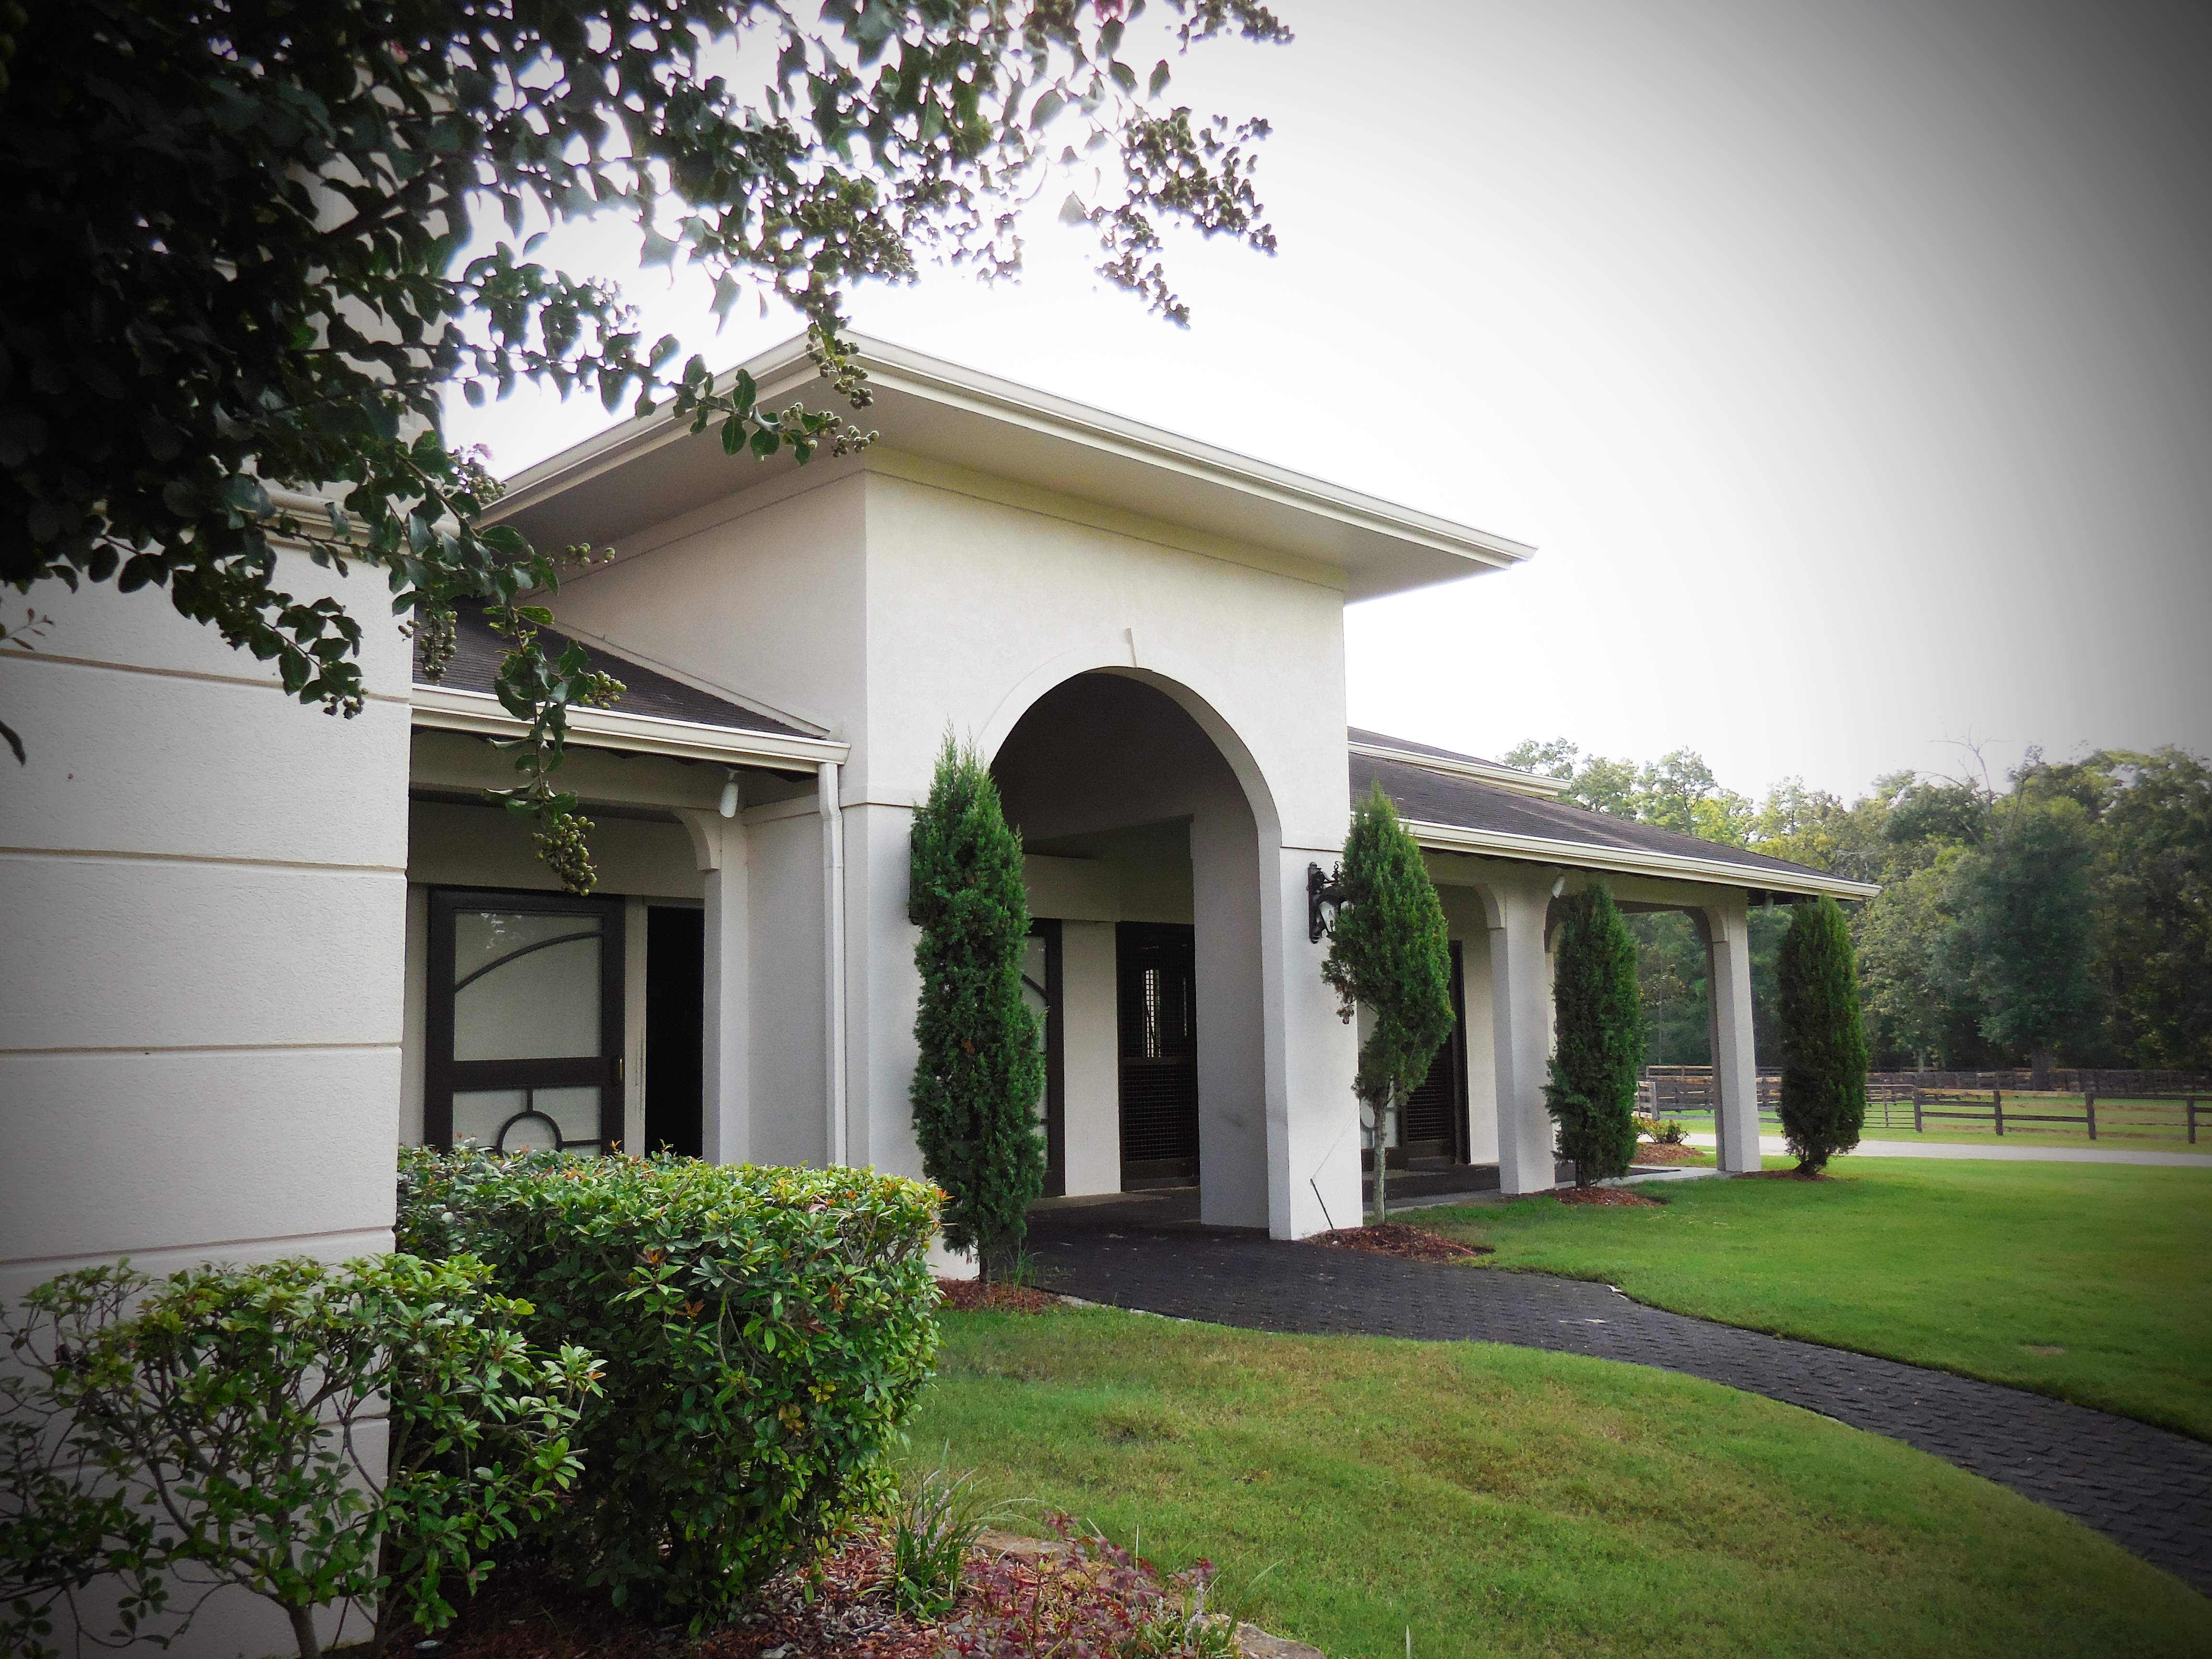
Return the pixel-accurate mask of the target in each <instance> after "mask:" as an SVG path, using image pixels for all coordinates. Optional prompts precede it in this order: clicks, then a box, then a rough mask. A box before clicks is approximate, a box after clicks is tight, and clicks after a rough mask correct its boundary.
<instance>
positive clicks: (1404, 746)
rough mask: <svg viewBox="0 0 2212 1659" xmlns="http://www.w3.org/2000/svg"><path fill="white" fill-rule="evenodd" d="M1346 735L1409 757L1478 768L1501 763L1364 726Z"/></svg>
mask: <svg viewBox="0 0 2212 1659" xmlns="http://www.w3.org/2000/svg"><path fill="white" fill-rule="evenodd" d="M1345 735H1346V737H1348V738H1351V739H1352V742H1354V743H1364V744H1367V745H1368V746H1369V747H1370V748H1374V749H1400V750H1404V751H1405V752H1406V753H1407V754H1409V755H1434V756H1435V757H1437V759H1438V760H1455V761H1473V762H1474V763H1475V764H1476V765H1477V766H1496V765H1498V762H1497V761H1492V760H1485V759H1483V758H1482V757H1481V756H1480V755H1462V754H1461V753H1460V752H1459V750H1456V749H1432V748H1431V747H1430V746H1429V745H1428V744H1425V743H1413V742H1411V741H1409V740H1408V739H1407V738H1394V737H1392V736H1391V735H1390V734H1389V732H1370V731H1368V730H1367V729H1366V728H1365V727H1364V726H1346V727H1345Z"/></svg>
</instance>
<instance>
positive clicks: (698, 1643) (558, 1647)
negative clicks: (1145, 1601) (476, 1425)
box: [388, 1531, 945, 1659]
mask: <svg viewBox="0 0 2212 1659" xmlns="http://www.w3.org/2000/svg"><path fill="white" fill-rule="evenodd" d="M889 1579H890V1543H889V1541H887V1540H886V1539H885V1538H884V1536H883V1534H880V1533H878V1532H873V1531H871V1532H867V1533H863V1534H860V1535H858V1536H856V1537H853V1538H849V1539H848V1540H846V1541H844V1542H843V1543H842V1544H841V1545H840V1546H839V1547H837V1548H836V1550H834V1551H832V1552H831V1553H829V1554H828V1555H825V1556H823V1558H822V1559H820V1560H818V1561H817V1562H816V1563H815V1564H814V1565H813V1566H812V1567H811V1568H805V1569H801V1570H797V1571H790V1572H786V1573H783V1574H781V1575H779V1576H778V1577H775V1578H774V1579H772V1580H770V1581H769V1583H767V1584H766V1585H764V1586H763V1588H762V1589H761V1590H760V1592H759V1593H758V1594H757V1595H755V1596H754V1597H753V1599H752V1601H751V1602H750V1604H749V1606H748V1607H747V1608H746V1610H745V1612H744V1613H743V1614H742V1615H741V1616H740V1618H739V1620H738V1623H736V1624H735V1625H732V1626H729V1627H728V1628H727V1629H725V1630H719V1631H715V1632H711V1633H710V1634H708V1635H706V1636H703V1637H700V1638H696V1639H695V1638H692V1637H690V1635H688V1634H686V1632H685V1631H684V1627H683V1626H680V1625H679V1626H673V1627H671V1628H669V1629H665V1630H659V1629H655V1628H653V1626H649V1625H646V1624H642V1623H641V1622H640V1621H639V1620H637V1619H636V1618H635V1616H634V1615H630V1614H625V1613H621V1612H619V1611H617V1609H615V1608H613V1607H609V1606H607V1604H606V1603H605V1601H595V1600H587V1599H585V1598H582V1597H579V1596H575V1595H571V1594H570V1593H569V1591H568V1587H567V1586H566V1585H564V1584H562V1583H558V1582H556V1581H555V1580H553V1579H551V1578H550V1577H542V1576H539V1575H537V1574H533V1573H529V1572H526V1571H516V1570H502V1571H499V1572H495V1573H494V1574H493V1575H492V1576H491V1577H490V1578H489V1579H488V1580H486V1581H485V1584H484V1588H483V1590H482V1592H480V1593H479V1594H478V1595H476V1596H475V1597H473V1598H471V1599H470V1600H468V1601H464V1602H462V1603H461V1604H460V1617H459V1620H457V1621H456V1622H455V1623H453V1625H451V1626H447V1628H446V1629H445V1630H443V1631H441V1632H439V1633H438V1639H439V1641H440V1642H441V1644H443V1645H442V1648H441V1659H761V1656H763V1655H766V1654H770V1653H778V1654H779V1659H815V1656H817V1655H822V1656H827V1655H831V1654H842V1655H850V1656H852V1659H929V1656H933V1655H936V1654H939V1653H941V1652H943V1651H944V1650H945V1643H944V1636H943V1632H940V1631H935V1630H932V1629H930V1628H928V1627H927V1626H921V1625H917V1624H916V1623H915V1621H914V1620H911V1619H909V1618H908V1617H907V1616H906V1615H905V1614H904V1613H900V1612H899V1611H897V1610H896V1608H895V1607H893V1606H892V1604H891V1599H890V1591H889V1589H887V1588H886V1585H887V1583H888V1581H889ZM421 1635H422V1632H419V1631H410V1632H405V1633H404V1635H403V1636H402V1638H401V1639H400V1640H399V1641H398V1642H396V1643H394V1644H392V1647H391V1649H390V1650H388V1651H390V1652H392V1653H393V1654H410V1653H412V1652H413V1651H415V1646H414V1644H415V1642H416V1640H417V1639H418V1638H420V1637H421Z"/></svg>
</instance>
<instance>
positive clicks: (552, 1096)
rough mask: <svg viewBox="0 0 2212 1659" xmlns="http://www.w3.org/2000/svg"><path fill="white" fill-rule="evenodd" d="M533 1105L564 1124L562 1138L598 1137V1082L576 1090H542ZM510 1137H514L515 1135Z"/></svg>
mask: <svg viewBox="0 0 2212 1659" xmlns="http://www.w3.org/2000/svg"><path fill="white" fill-rule="evenodd" d="M532 1104H533V1105H534V1106H536V1107H537V1109H538V1110H539V1111H541V1112H543V1113H544V1114H545V1115H546V1116H548V1117H550V1118H551V1119H552V1120H553V1121H555V1122H556V1123H557V1124H559V1125H560V1126H561V1139H563V1140H572V1141H573V1140H588V1141H590V1142H592V1144H593V1145H594V1146H596V1145H598V1144H599V1085H597V1084H596V1083H594V1084H587V1085H584V1086H583V1087H581V1088H574V1089H539V1090H538V1091H535V1097H534V1098H533V1100H532ZM507 1139H509V1140H510V1141H511V1140H513V1136H512V1135H510V1136H508V1137H507Z"/></svg>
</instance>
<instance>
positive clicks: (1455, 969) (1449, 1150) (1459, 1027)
mask: <svg viewBox="0 0 2212 1659" xmlns="http://www.w3.org/2000/svg"><path fill="white" fill-rule="evenodd" d="M1450 950H1451V1005H1452V1029H1451V1035H1450V1036H1448V1037H1446V1038H1445V1039H1444V1041H1443V1046H1442V1047H1441V1048H1438V1049H1437V1056H1436V1059H1435V1060H1432V1061H1431V1062H1430V1066H1429V1074H1430V1076H1431V1077H1433V1076H1434V1075H1435V1074H1436V1070H1437V1067H1438V1066H1443V1068H1444V1081H1445V1085H1446V1086H1447V1087H1448V1088H1449V1090H1450V1091H1451V1097H1450V1102H1449V1105H1448V1107H1447V1108H1446V1110H1447V1113H1448V1116H1447V1117H1446V1119H1445V1132H1444V1135H1443V1139H1426V1140H1414V1139H1412V1138H1411V1137H1410V1136H1408V1135H1407V1133H1406V1124H1405V1114H1404V1109H1403V1108H1401V1109H1400V1115H1399V1123H1398V1144H1397V1145H1396V1146H1393V1147H1392V1148H1391V1149H1390V1167H1391V1168H1392V1169H1394V1170H1402V1169H1406V1168H1407V1167H1409V1165H1410V1164H1412V1163H1413V1160H1414V1159H1416V1158H1419V1159H1422V1160H1425V1161H1426V1160H1433V1159H1436V1158H1446V1159H1449V1161H1450V1162H1452V1163H1454V1164H1465V1163H1466V1162H1467V1161H1468V1153H1469V1152H1471V1151H1472V1144H1471V1142H1470V1139H1469V1134H1468V1121H1467V1094H1468V1080H1467V980H1466V975H1465V972H1464V969H1465V960H1464V957H1463V955H1462V951H1461V948H1460V941H1459V940H1457V939H1453V940H1452V941H1451V942H1450ZM1424 1086H1426V1085H1425V1082H1424ZM1359 1163H1360V1167H1361V1168H1362V1169H1364V1170H1373V1169H1374V1167H1375V1155H1374V1153H1372V1152H1367V1151H1364V1150H1363V1151H1362V1152H1360V1154H1359Z"/></svg>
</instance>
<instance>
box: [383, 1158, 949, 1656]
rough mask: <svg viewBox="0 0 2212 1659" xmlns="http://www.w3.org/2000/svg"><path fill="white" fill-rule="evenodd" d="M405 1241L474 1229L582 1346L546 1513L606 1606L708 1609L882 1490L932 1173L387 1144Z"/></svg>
mask: <svg viewBox="0 0 2212 1659" xmlns="http://www.w3.org/2000/svg"><path fill="white" fill-rule="evenodd" d="M399 1198H400V1201H399V1221H398V1231H399V1245H400V1248H401V1249H407V1250H412V1251H414V1252H416V1253H417V1254H419V1255H431V1256H437V1255H447V1254H450V1253H456V1252H461V1251H467V1252H471V1253H473V1254H474V1255H477V1256H480V1257H481V1258H483V1260H484V1261H488V1262H489V1263H490V1264H491V1266H492V1268H493V1271H494V1272H495V1274H496V1275H497V1278H498V1282H499V1285H500V1288H501V1290H502V1291H506V1292H507V1294H509V1295H511V1296H514V1297H521V1298H524V1299H525V1300H526V1301H527V1302H528V1303H529V1304H531V1305H532V1312H531V1314H530V1315H529V1316H527V1317H526V1329H527V1330H528V1332H529V1334H530V1335H531V1336H532V1339H533V1340H537V1341H538V1342H540V1343H543V1344H546V1345H549V1346H559V1345H560V1344H563V1343H570V1344H576V1345H580V1346H584V1347H587V1348H589V1349H590V1350H591V1352H592V1353H593V1354H595V1355H597V1356H598V1357H599V1364H600V1366H601V1368H602V1375H601V1380H600V1391H599V1394H598V1395H595V1396H594V1397H592V1399H591V1400H589V1401H586V1404H585V1409H584V1413H583V1415H582V1418H581V1420H580V1422H579V1424H578V1425H577V1429H576V1433H575V1441H576V1444H577V1449H578V1450H579V1452H580V1455H581V1456H582V1459H583V1470H582V1473H581V1474H580V1476H579V1477H578V1479H577V1481H576V1486H575V1498H574V1502H573V1503H572V1504H569V1505H568V1506H567V1507H566V1508H565V1509H564V1510H562V1511H561V1512H560V1513H558V1514H556V1516H553V1517H552V1518H551V1519H550V1521H549V1522H544V1523H542V1528H541V1535H542V1537H543V1539H544V1543H545V1545H546V1546H547V1547H548V1548H549V1549H550V1552H551V1553H552V1555H553V1557H554V1559H555V1561H556V1565H558V1566H559V1567H560V1568H561V1569H562V1570H563V1571H568V1572H569V1573H571V1574H573V1575H574V1577H576V1578H577V1579H578V1580H580V1582H582V1583H587V1584H591V1585H594V1586H599V1587H603V1588H605V1589H607V1590H608V1591H609V1592H610V1594H611V1597H612V1599H613V1600H614V1601H615V1602H616V1603H617V1605H624V1604H630V1605H636V1606H638V1607H641V1610H643V1611H644V1612H646V1613H647V1614H648V1615H649V1616H652V1617H654V1618H657V1619H670V1618H688V1619H689V1620H690V1622H691V1625H692V1627H693V1629H694V1630H695V1631H696V1630H699V1629H703V1628H705V1627H707V1626H709V1625H711V1624H713V1623H714V1622H716V1621H717V1620H720V1619H723V1618H726V1617H727V1616H728V1615H729V1614H730V1613H732V1611H733V1609H734V1607H735V1606H736V1603H737V1602H738V1599H739V1598H740V1597H742V1596H743V1595H744V1593H745V1592H746V1591H748V1590H750V1589H752V1588H753V1587H754V1586H756V1585H757V1584H759V1583H762V1582H763V1580H765V1579H766V1578H768V1577H769V1576H771V1575H772V1574H773V1573H774V1572H775V1571H776V1570H777V1569H778V1568H780V1567H781V1566H782V1565H784V1564H785V1563H786V1562H787V1561H788V1560H789V1559H791V1558H792V1557H793V1554H794V1553H797V1552H799V1551H800V1550H802V1549H804V1548H805V1547H809V1546H810V1545H811V1544H813V1543H815V1542H817V1541H819V1540H820V1539H821V1538H823V1536H825V1535H826V1534H828V1533H829V1532H830V1531H831V1530H833V1529H834V1528H836V1526H837V1525H838V1524H839V1523H840V1522H842V1521H844V1520H845V1519H847V1518H848V1516H851V1515H853V1514H854V1513H855V1512H857V1511H859V1510H862V1509H866V1508H871V1507H874V1506H876V1505H877V1504H879V1503H880V1502H881V1501H882V1500H883V1498H884V1496H885V1492H886V1482H887V1480H888V1476H887V1475H886V1474H885V1471H884V1452H885V1451H886V1449H888V1448H889V1446H890V1443H891V1442H892V1440H893V1439H894V1438H895V1437H896V1435H897V1433H898V1431H899V1429H900V1427H901V1425H902V1424H903V1423H904V1422H905V1420H906V1418H907V1415H908V1413H909V1412H910V1411H911V1410H912V1408H913V1407H914V1404H915V1397H916V1395H918V1394H919V1393H920V1391H921V1385H922V1384H923V1383H924V1382H925V1381H927V1378H928V1377H929V1376H930V1374H931V1368H932V1365H933V1363H934V1360H935V1358H936V1353H937V1343H938V1328H937V1316H936V1304H937V1295H936V1290H935V1286H934V1285H933V1282H932V1279H931V1277H930V1273H929V1267H928V1261H927V1251H928V1246H929V1240H930V1237H931V1234H932V1232H933V1230H934V1227H935V1225H936V1218H937V1208H936V1194H935V1193H934V1191H933V1189H932V1188H928V1187H926V1186H923V1185H921V1183H919V1182H912V1181H904V1180H900V1179H898V1178H896V1177H894V1176H878V1175H875V1174H872V1173H871V1172H868V1171H866V1170H846V1169H834V1170H775V1169H755V1168H752V1167H750V1166H727V1165H717V1164H702V1163H699V1162H697V1161H696V1160H692V1159H688V1158H668V1157H660V1158H618V1157H617V1158H579V1157H574V1156H568V1155H563V1154H560V1153H551V1152H536V1153H524V1154H520V1155H517V1156H513V1157H497V1156H494V1155H491V1154H488V1153H484V1152H475V1151H467V1152H452V1153H438V1152H429V1151H427V1150H423V1149H419V1148H410V1149H408V1150H406V1151H404V1152H403V1153H402V1154H401V1159H400V1183H399Z"/></svg>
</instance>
